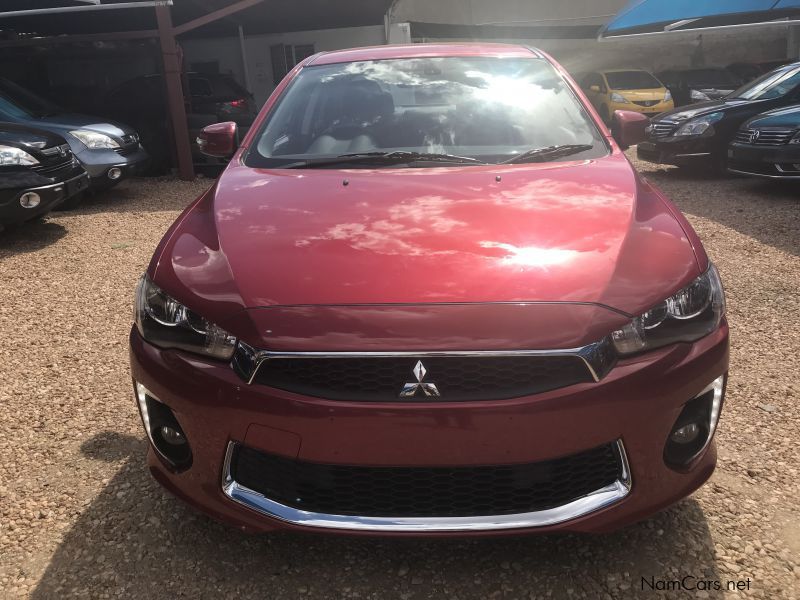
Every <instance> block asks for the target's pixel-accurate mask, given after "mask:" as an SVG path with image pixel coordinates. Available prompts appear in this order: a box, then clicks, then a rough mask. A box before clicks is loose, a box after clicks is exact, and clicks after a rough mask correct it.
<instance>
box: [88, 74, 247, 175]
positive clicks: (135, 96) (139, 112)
mask: <svg viewBox="0 0 800 600" xmlns="http://www.w3.org/2000/svg"><path fill="white" fill-rule="evenodd" d="M185 80H186V82H187V86H188V88H189V95H188V96H189V99H190V105H189V106H188V107H187V120H188V125H189V139H190V140H191V142H192V155H193V158H194V161H195V163H199V164H205V163H208V162H209V160H210V159H209V158H208V157H207V156H205V155H203V154H202V153H201V152H200V150H199V148H198V147H197V144H196V143H195V140H196V139H197V136H198V135H199V133H200V131H201V130H202V129H203V127H205V126H206V125H211V124H212V123H222V122H225V121H233V122H235V123H236V124H237V125H238V131H239V135H241V136H244V134H245V133H247V131H248V130H249V129H250V126H251V125H252V124H253V121H254V120H255V118H256V116H257V115H258V106H257V105H256V102H255V100H254V99H253V95H252V94H251V93H250V92H248V91H247V90H246V89H245V88H243V87H242V86H241V85H239V84H238V83H237V82H236V80H235V79H233V77H231V76H230V75H224V74H206V73H187V74H186V76H185ZM98 110H100V111H101V112H102V113H103V114H104V115H105V116H107V117H111V118H113V119H116V120H119V121H123V122H125V123H132V124H133V125H134V126H135V127H136V129H137V130H138V131H139V133H140V134H141V139H142V145H143V146H144V147H145V148H146V149H147V151H148V153H149V154H150V156H151V157H152V159H153V162H154V163H155V164H156V165H161V166H162V167H168V166H169V165H170V164H171V162H172V156H171V154H170V149H169V147H168V146H167V145H165V144H164V139H166V137H167V134H168V131H169V129H168V127H169V125H168V110H167V106H166V95H165V91H164V79H163V77H162V76H161V75H146V76H143V77H136V78H134V79H131V80H129V81H126V82H125V83H122V84H120V85H119V86H117V87H116V88H114V89H113V90H111V91H110V92H109V93H108V94H106V96H105V99H104V102H103V108H99V109H98Z"/></svg>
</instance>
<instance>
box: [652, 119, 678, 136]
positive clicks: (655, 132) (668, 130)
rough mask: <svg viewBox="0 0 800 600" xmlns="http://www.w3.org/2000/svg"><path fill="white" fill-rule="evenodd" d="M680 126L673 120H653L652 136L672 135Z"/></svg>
mask: <svg viewBox="0 0 800 600" xmlns="http://www.w3.org/2000/svg"><path fill="white" fill-rule="evenodd" d="M677 128H678V124H677V123H674V122H673V121H653V122H652V123H651V124H650V137H651V138H663V137H667V136H670V135H672V134H673V133H674V132H675V130H676V129H677Z"/></svg>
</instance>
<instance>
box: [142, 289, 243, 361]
mask: <svg viewBox="0 0 800 600" xmlns="http://www.w3.org/2000/svg"><path fill="white" fill-rule="evenodd" d="M134 318H135V319H136V327H137V328H138V329H139V333H140V334H141V336H142V337H143V338H144V339H145V340H147V341H148V342H150V343H151V344H153V345H154V346H159V347H161V348H177V349H179V350H186V351H187V352H194V353H196V354H204V355H206V356H211V357H213V358H219V359H221V360H230V358H231V357H232V356H233V351H234V349H235V348H236V338H235V337H233V336H232V335H231V334H229V333H228V332H227V331H225V330H224V329H222V328H221V327H218V326H217V325H214V324H213V323H210V322H208V321H206V320H205V319H204V318H203V317H201V316H200V315H198V314H197V313H195V312H192V311H191V310H189V309H188V308H187V307H186V306H184V305H183V304H181V303H180V302H178V301H177V300H174V299H173V298H171V297H170V296H168V295H167V294H166V293H165V292H164V291H163V290H162V289H161V288H159V287H158V286H156V285H155V284H153V282H152V281H150V279H149V278H148V277H147V275H143V276H142V278H141V279H140V280H139V284H138V285H137V286H136V307H135V312H134Z"/></svg>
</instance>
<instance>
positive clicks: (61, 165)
mask: <svg viewBox="0 0 800 600" xmlns="http://www.w3.org/2000/svg"><path fill="white" fill-rule="evenodd" d="M31 168H32V169H33V170H34V171H36V172H37V173H38V174H39V175H42V176H44V177H49V178H51V179H52V178H56V177H60V176H61V175H66V174H67V173H69V172H70V171H72V169H73V168H74V163H73V159H72V153H69V156H68V157H67V158H66V159H61V160H59V161H58V162H53V163H49V162H48V163H45V164H39V165H36V166H34V167H31Z"/></svg>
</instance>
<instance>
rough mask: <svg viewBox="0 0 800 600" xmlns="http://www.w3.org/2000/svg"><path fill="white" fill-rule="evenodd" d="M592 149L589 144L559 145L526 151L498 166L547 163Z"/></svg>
mask: <svg viewBox="0 0 800 600" xmlns="http://www.w3.org/2000/svg"><path fill="white" fill-rule="evenodd" d="M592 148H594V146H592V145H590V144H561V145H560V146H547V147H545V148H534V149H532V150H527V151H525V152H523V153H522V154H518V155H517V156H515V157H513V158H510V159H508V160H504V161H503V162H501V163H500V164H501V165H511V164H514V163H526V162H547V161H549V160H553V159H555V158H563V157H565V156H571V155H573V154H578V153H580V152H586V151H587V150H591V149H592Z"/></svg>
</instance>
